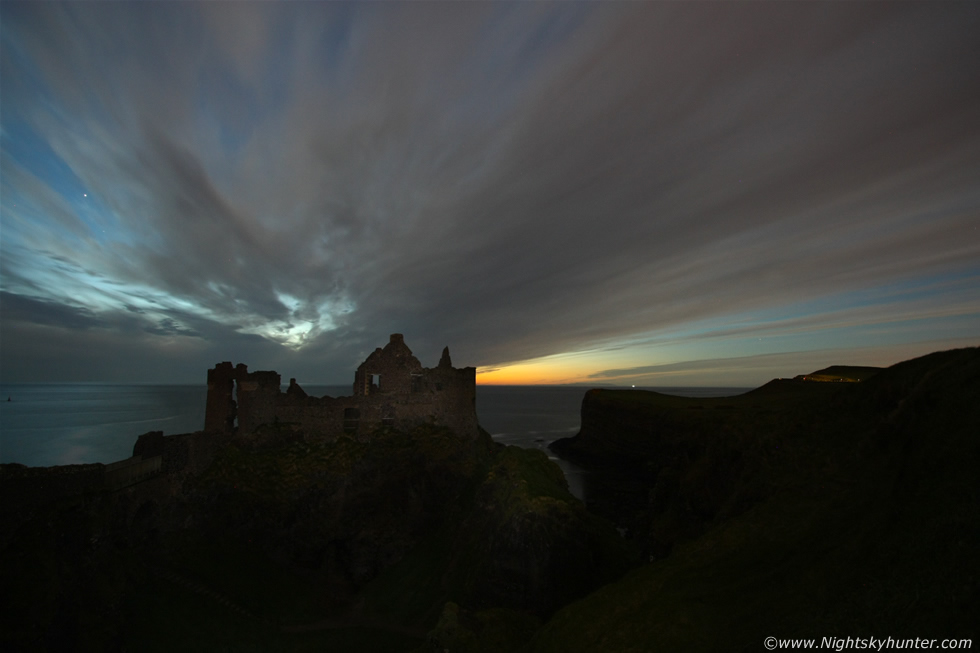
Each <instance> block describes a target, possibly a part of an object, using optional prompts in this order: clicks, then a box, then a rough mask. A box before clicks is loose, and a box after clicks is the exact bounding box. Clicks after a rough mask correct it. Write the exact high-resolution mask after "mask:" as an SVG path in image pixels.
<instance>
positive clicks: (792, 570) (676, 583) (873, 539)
mask: <svg viewBox="0 0 980 653" xmlns="http://www.w3.org/2000/svg"><path fill="white" fill-rule="evenodd" d="M770 386H772V387H770ZM770 386H765V387H763V388H761V389H760V390H758V391H756V392H754V393H749V394H748V395H744V396H743V397H737V398H732V399H726V400H716V401H715V402H714V403H715V405H717V404H718V403H720V402H721V401H724V402H726V403H729V404H730V405H732V406H733V410H731V411H727V412H726V413H725V415H726V418H725V419H723V420H720V421H714V420H715V418H714V417H709V415H713V414H714V411H703V412H684V411H685V409H686V407H687V406H689V405H693V403H694V402H693V401H692V400H687V401H686V402H675V401H673V400H670V399H663V398H660V397H652V398H650V397H648V398H641V397H639V396H633V395H627V396H624V397H622V398H617V399H613V398H609V399H608V401H609V402H613V401H617V402H619V403H620V404H622V403H627V402H629V403H632V404H633V405H635V406H641V408H639V409H638V410H639V411H640V412H644V411H645V412H644V414H646V415H647V417H648V418H649V417H650V416H651V415H650V412H649V411H651V410H659V409H664V407H665V406H666V405H667V404H668V403H670V404H672V409H673V418H674V419H675V420H676V421H675V422H671V424H673V426H674V428H676V429H678V430H681V431H683V432H684V433H685V436H686V437H687V438H695V439H697V440H699V441H701V442H702V444H701V445H699V446H696V447H694V448H693V449H692V450H691V451H690V452H689V454H690V455H689V456H688V457H687V458H685V459H684V461H683V462H681V463H679V464H677V463H675V464H665V465H662V466H660V467H659V468H658V469H657V470H656V472H657V473H659V474H665V473H666V474H667V475H672V476H673V478H674V480H673V481H670V482H669V483H664V482H663V479H662V478H661V479H656V480H654V481H653V483H654V488H653V490H652V491H653V493H654V495H655V499H654V501H652V502H651V504H650V505H649V506H648V507H647V509H648V511H649V512H650V513H653V514H648V515H647V517H648V522H647V523H649V524H651V531H650V533H649V537H650V541H655V540H656V538H657V532H658V531H659V532H660V533H661V534H662V533H663V531H664V530H667V531H668V533H670V537H671V538H672V544H673V547H672V548H671V549H670V550H669V555H665V556H663V557H661V558H660V559H657V560H655V561H654V562H652V563H651V564H648V565H645V566H643V567H641V568H638V569H636V570H634V571H632V572H630V573H629V574H627V575H626V576H625V577H624V578H623V579H621V580H619V581H618V582H615V583H612V584H610V585H607V586H606V587H604V588H602V589H600V590H599V591H597V592H595V593H593V594H591V595H590V596H589V597H587V598H585V599H583V600H582V601H579V602H577V603H574V604H571V605H569V606H567V607H566V608H564V609H562V610H561V611H559V612H558V613H557V614H556V615H555V616H554V617H553V618H552V619H551V620H550V621H549V622H548V623H547V624H546V625H545V626H544V627H543V628H542V629H541V630H540V631H539V632H538V633H537V635H536V637H535V638H534V640H533V643H532V645H531V646H529V647H528V650H529V651H625V650H643V651H646V650H671V651H680V650H683V651H716V650H759V649H760V648H761V645H762V642H763V640H764V638H765V637H768V636H775V637H785V638H794V637H824V636H833V635H842V634H847V635H851V636H855V637H857V636H864V637H868V636H872V635H874V636H879V637H880V636H893V637H896V638H898V637H938V638H943V637H962V636H966V637H974V639H975V637H976V633H977V625H976V624H977V622H976V619H975V615H976V614H977V613H978V607H980V561H978V559H977V558H976V556H975V555H974V553H973V552H975V551H976V550H977V549H978V548H980V519H978V517H977V512H976V505H977V500H978V499H980V483H978V480H977V476H976V469H977V468H978V463H980V437H978V436H980V409H978V406H977V403H976V401H975V397H977V396H980V350H977V349H970V350H960V351H954V352H942V353H939V354H933V355H931V356H927V357H924V358H922V359H916V360H914V361H908V362H906V363H902V364H899V365H896V366H894V367H892V368H889V369H888V370H885V371H882V372H881V373H879V374H878V375H876V376H874V377H871V378H869V379H868V380H867V381H864V382H862V383H859V384H846V385H836V384H805V383H798V382H797V383H795V384H794V383H793V382H784V383H776V384H775V385H773V384H770ZM828 387H831V389H830V390H828ZM766 397H769V398H770V399H771V398H774V397H775V398H776V399H777V401H775V402H774V403H772V404H770V405H769V406H768V407H766V406H765V404H766V402H767V401H768V400H766V399H765V398H766ZM760 400H761V401H762V403H759V402H760ZM685 403H686V404H687V406H685V405H684V404H685ZM711 403H712V402H703V403H702V405H704V406H705V407H708V406H709V405H710V404H711ZM688 415H691V417H688ZM634 417H635V415H634ZM596 419H597V420H598V419H600V418H599V417H598V416H597V418H596ZM614 420H618V423H620V424H622V423H624V422H625V421H627V420H625V418H623V417H622V416H620V417H617V418H614ZM729 420H730V421H729ZM634 421H635V420H634ZM668 421H669V420H668ZM659 423H667V421H665V420H661V421H660V422H659ZM762 424H767V425H768V427H769V428H767V429H760V430H754V429H756V428H758V427H759V426H761V425H762ZM750 425H752V426H751V428H750ZM705 426H711V427H712V428H711V429H709V430H708V431H703V430H701V429H702V428H703V427H705ZM646 436H647V437H648V438H649V432H647V433H646ZM580 437H581V436H580ZM613 437H625V438H627V439H629V440H631V441H633V440H634V439H636V438H640V437H642V434H638V433H636V432H635V431H633V432H629V433H627V432H626V431H625V430H624V431H618V432H617V434H616V436H613ZM712 437H714V438H717V439H721V438H725V439H727V440H728V441H729V442H730V444H729V446H727V447H714V448H712V447H711V446H710V445H708V444H706V443H705V440H707V439H709V438H712ZM674 445H676V442H674V441H673V440H671V439H670V438H669V437H662V438H660V439H659V446H660V447H661V448H662V449H663V450H665V451H667V452H671V453H672V454H676V449H675V448H674ZM645 446H646V448H645V450H646V451H649V452H651V455H652V454H653V447H654V445H652V444H651V443H649V442H647V443H646V445H645ZM732 454H735V455H732ZM720 460H728V461H729V462H730V465H727V466H725V465H720V464H719V461H720ZM606 463H607V464H608V460H607V461H606ZM631 466H632V467H633V468H635V461H631ZM725 467H727V468H729V469H732V468H734V470H735V471H734V473H733V474H731V475H730V476H729V477H728V478H727V479H726V480H725V482H724V483H722V484H721V487H720V488H716V492H718V496H717V497H716V498H715V500H714V501H713V502H711V501H707V502H706V501H705V499H704V496H703V494H704V492H705V490H704V487H705V485H706V484H707V485H710V482H711V480H712V479H713V478H717V476H718V475H719V474H722V472H721V470H722V469H723V468H725ZM712 469H713V470H714V471H712V472H709V473H705V472H704V470H712ZM678 478H679V479H680V480H677V479H678ZM665 485H671V488H670V492H667V491H666V487H665ZM719 490H720V491H719ZM658 492H661V495H660V496H661V498H662V500H661V501H658V500H657V499H656V495H657V493H658ZM667 495H669V496H667ZM699 503H700V506H701V508H702V510H701V511H698V510H691V509H690V506H691V504H695V506H697V505H698V504H699ZM706 505H707V508H708V509H704V508H705V507H706ZM712 508H713V509H712ZM678 514H684V515H686V517H687V518H688V521H687V523H686V525H687V526H688V529H686V530H684V529H680V528H677V526H678V523H677V521H676V517H677V515H678ZM670 515H674V520H673V521H672V520H671V519H670V517H669V516H670ZM672 528H673V530H671V529H672ZM661 537H662V535H661ZM654 553H655V552H654Z"/></svg>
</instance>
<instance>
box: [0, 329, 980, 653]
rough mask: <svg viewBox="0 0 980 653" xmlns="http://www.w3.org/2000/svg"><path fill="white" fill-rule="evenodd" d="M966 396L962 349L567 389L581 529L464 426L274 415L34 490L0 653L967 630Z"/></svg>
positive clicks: (671, 646)
mask: <svg viewBox="0 0 980 653" xmlns="http://www.w3.org/2000/svg"><path fill="white" fill-rule="evenodd" d="M843 371H846V370H842V369H840V368H827V370H824V371H823V372H828V374H841V373H842V372H843ZM852 373H854V372H853V371H852ZM839 378H843V376H840V377H839ZM978 396H980V350H978V349H969V350H960V351H954V352H941V353H937V354H933V355H931V356H927V357H923V358H920V359H916V360H913V361H907V362H905V363H901V364H899V365H896V366H894V367H892V368H889V369H887V370H882V371H880V372H878V373H877V374H874V375H870V376H865V377H864V380H862V381H860V382H857V383H807V382H803V381H801V380H777V381H773V382H771V383H769V384H766V385H765V386H763V387H761V388H759V389H757V390H755V391H752V392H749V393H746V394H744V395H741V396H738V397H727V398H712V399H696V398H682V397H671V396H667V395H660V394H657V393H650V392H642V391H610V390H594V391H590V392H589V393H588V394H587V396H586V399H585V403H584V405H583V428H582V432H581V433H580V434H579V435H578V436H576V437H575V438H572V439H569V440H567V441H564V442H562V443H560V444H559V446H558V448H559V449H560V450H561V451H562V452H563V453H564V454H565V455H568V456H570V457H573V458H574V459H575V460H577V461H578V462H579V463H580V464H584V465H587V466H591V467H592V469H593V470H594V472H593V474H592V475H591V477H590V478H591V479H592V480H593V483H592V484H591V485H590V487H589V492H590V495H591V498H590V508H591V509H593V511H594V512H590V511H587V510H586V509H585V507H584V506H583V505H582V504H581V503H580V502H579V501H577V500H576V499H574V498H573V497H571V496H570V495H569V494H568V490H567V486H566V485H565V481H564V478H563V477H562V475H561V473H560V471H559V469H558V468H557V467H556V466H555V465H554V464H552V463H551V461H549V460H548V458H547V456H546V455H545V454H543V453H542V452H540V451H536V450H524V449H518V448H514V447H502V446H499V445H495V444H494V443H493V442H492V441H491V440H490V438H489V436H488V435H486V434H485V433H483V434H482V435H481V437H480V438H478V439H477V440H475V441H473V440H461V439H460V438H458V437H457V436H456V435H455V434H453V433H451V432H449V431H447V430H445V429H440V428H436V427H433V426H420V427H418V428H417V429H414V430H412V431H410V432H402V431H395V430H380V431H378V432H376V433H373V434H370V435H369V436H368V437H366V438H364V440H363V441H362V440H358V439H353V438H341V439H339V440H337V441H336V442H331V443H328V442H324V441H320V440H316V439H309V440H303V439H302V438H297V437H296V432H295V431H294V430H293V429H292V427H291V426H290V425H278V426H274V427H272V428H271V430H270V431H269V432H267V433H265V434H263V437H262V438H257V439H255V440H254V441H248V440H243V439H237V440H235V439H232V440H229V443H228V445H227V446H226V447H225V449H224V450H223V451H220V452H219V453H218V454H217V455H216V457H215V458H214V460H213V463H212V464H211V465H210V467H208V468H207V469H206V471H204V472H203V473H201V474H199V475H197V476H182V475H180V474H173V475H171V476H169V477H166V478H160V479H157V480H155V481H152V482H147V483H142V484H138V485H136V486H133V487H132V488H128V489H126V490H123V491H120V492H112V493H109V492H107V493H103V494H92V493H89V494H84V495H79V496H75V497H71V498H70V499H60V500H58V501H56V502H54V503H51V504H50V505H48V506H47V507H42V508H38V509H36V510H35V509H34V508H33V507H32V508H31V511H32V512H30V513H29V514H27V513H25V515H26V516H24V515H22V516H21V519H22V520H23V521H22V523H20V524H19V526H17V527H16V528H14V527H8V528H7V529H5V530H3V531H0V546H2V551H0V554H2V557H0V583H2V586H3V588H4V592H3V606H2V610H0V633H2V636H0V645H2V646H3V648H4V649H5V650H6V649H10V650H32V649H35V650H36V649H41V650H44V649H61V648H70V649H72V650H118V649H122V650H149V651H154V650H161V651H162V650H192V651H193V650H200V651H204V650H208V651H211V650H235V651H249V650H255V651H272V650H274V651H323V650H358V651H406V652H407V651H415V652H417V653H427V652H429V651H443V650H446V649H449V650H451V651H454V652H468V653H488V652H490V651H525V652H527V653H532V652H538V651H563V652H564V651H630V650H636V651H647V650H654V651H655V650H669V651H715V650H758V649H759V648H760V646H761V644H762V641H763V640H764V638H765V637H768V636H774V637H785V638H799V637H825V636H842V635H843V636H848V635H849V636H854V637H858V636H876V637H880V636H892V637H896V638H898V637H905V636H910V637H939V638H942V637H973V638H974V639H976V637H977V626H976V622H975V615H976V614H977V613H978V612H980V559H978V558H977V556H976V555H975V551H976V550H978V549H980V523H978V517H977V511H976V506H977V505H978V503H980V481H978V479H977V475H976V469H978V468H980V403H978V402H976V400H975V399H976V397H978ZM276 429H282V438H281V439H279V438H277V433H276V432H275V430H276ZM597 515H601V516H597ZM607 520H608V521H607ZM613 523H616V524H617V525H620V526H623V527H624V528H626V529H627V531H628V533H629V539H624V538H622V537H620V536H619V535H618V534H617V533H616V530H615V529H614V528H613ZM641 560H642V561H644V564H642V565H639V561H641Z"/></svg>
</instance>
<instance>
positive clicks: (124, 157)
mask: <svg viewBox="0 0 980 653" xmlns="http://www.w3.org/2000/svg"><path fill="white" fill-rule="evenodd" d="M3 19H4V20H3V32H2V33H3V62H4V63H3V77H2V85H3V89H2V90H3V102H4V115H3V129H4V140H5V142H6V143H9V144H16V143H17V142H19V140H18V139H20V138H21V136H20V133H21V130H22V129H25V128H26V127H24V126H27V127H29V128H30V129H31V130H32V131H33V132H34V133H36V134H38V135H40V137H41V138H42V139H43V140H44V141H45V142H46V143H47V146H48V147H49V148H50V150H51V153H52V154H51V157H52V158H56V159H57V160H58V161H60V162H61V163H62V165H63V166H65V167H66V168H67V169H70V171H71V173H72V175H73V176H74V178H76V180H77V181H73V182H72V183H73V184H81V185H82V186H83V187H84V190H85V191H86V195H85V197H86V198H88V197H89V195H91V197H92V198H93V200H95V199H97V200H98V202H99V204H98V206H96V205H95V204H94V203H93V204H90V205H88V204H81V203H80V202H79V201H78V198H77V194H78V192H76V189H75V188H74V187H73V186H70V185H68V182H65V181H63V180H61V178H60V177H59V174H60V173H58V171H57V170H56V169H55V168H54V167H51V166H47V167H46V166H45V165H43V164H38V163H37V162H36V161H35V162H34V163H30V164H29V162H28V161H26V160H25V156H24V155H12V154H8V152H13V151H14V150H12V149H11V147H8V146H7V145H5V146H4V158H3V173H4V174H3V184H4V195H5V198H6V197H8V196H10V197H13V196H15V195H16V196H17V197H22V198H23V199H24V202H20V201H18V203H17V206H13V201H8V200H7V199H4V203H3V214H2V219H3V227H4V231H5V236H6V235H7V234H10V236H9V237H6V238H5V239H4V241H3V244H2V247H3V250H2V253H3V262H2V267H0V270H2V271H3V275H4V276H3V287H4V289H5V290H6V291H7V294H6V295H5V300H4V301H5V304H6V303H8V302H12V304H11V305H13V306H14V307H15V308H17V310H16V311H14V312H12V313H7V311H6V310H4V315H0V319H2V320H3V328H4V340H5V341H9V340H10V338H12V337H17V338H26V339H27V340H28V341H29V340H30V339H31V335H30V330H29V329H26V328H24V329H21V326H18V327H17V330H13V327H8V326H7V325H8V324H16V325H25V324H29V323H31V321H32V320H33V321H35V322H36V323H37V324H43V325H48V326H51V327H58V328H62V329H66V330H68V331H72V332H75V331H82V330H89V331H91V330H92V329H93V328H94V327H96V326H97V327H98V328H99V329H101V330H103V331H105V333H106V334H109V333H115V334H116V335H117V337H119V338H121V339H128V340H127V342H128V343H129V345H127V346H131V347H132V348H133V350H135V349H138V348H139V347H146V348H149V349H154V350H157V349H159V348H160V347H166V346H169V345H171V344H172V343H173V342H180V343H183V344H181V347H185V348H186V349H184V350H182V351H185V352H186V356H188V357H192V356H197V357H199V360H198V363H197V366H198V367H199V368H202V367H203V366H207V365H210V364H212V363H213V362H214V360H219V359H228V358H232V357H233V356H232V354H234V355H235V356H241V359H243V360H246V361H251V362H253V366H254V364H255V363H254V361H261V362H262V364H266V363H267V364H268V365H270V366H276V367H277V368H280V369H281V370H282V371H283V372H284V373H287V372H286V369H285V368H286V366H287V365H291V366H295V367H294V369H298V370H300V372H298V373H297V375H298V376H303V375H309V376H310V377H314V378H316V379H317V380H320V379H323V380H336V379H338V378H339V379H345V378H346V374H347V372H348V370H350V369H352V367H353V365H356V362H357V361H358V360H359V358H361V357H363V356H364V355H366V354H367V353H369V352H370V351H371V350H373V348H374V347H375V346H378V345H379V344H383V343H384V342H386V338H387V334H388V333H391V332H394V331H400V332H404V333H405V334H406V337H407V338H408V340H409V342H410V344H411V345H412V347H413V348H414V349H415V350H416V353H418V354H419V355H420V357H421V358H422V359H423V362H427V364H434V363H435V360H436V359H437V358H438V352H439V351H440V350H441V347H442V346H443V345H445V344H450V345H451V346H452V347H453V351H454V360H456V361H457V363H465V364H478V365H487V366H490V365H493V366H500V365H502V364H505V363H508V362H513V361H520V360H523V359H528V358H532V357H540V356H546V355H552V354H560V353H563V352H569V351H579V350H587V349H593V348H596V347H605V348H607V349H608V350H610V351H612V350H614V349H615V348H617V347H618V346H625V345H618V344H617V343H619V342H620V341H622V340H624V339H641V340H642V339H643V338H647V337H652V336H650V334H656V333H658V332H661V331H665V330H666V331H676V330H678V329H683V328H684V325H686V324H691V323H694V322H698V321H703V320H715V321H717V322H719V323H720V324H721V325H724V323H725V321H726V320H730V319H732V318H731V317H730V316H732V315H735V314H741V313H744V312H746V311H764V310H769V309H772V308H773V307H780V306H790V305H793V304H794V303H798V302H800V301H805V300H815V299H818V298H827V297H834V296H837V295H841V294H846V293H850V292H856V291H861V290H873V289H876V288H883V287H885V286H888V285H889V284H894V283H900V282H904V281H909V280H915V279H925V278H933V277H937V278H940V277H943V276H944V275H956V274H966V273H970V272H971V271H972V272H973V273H975V272H976V261H977V260H980V236H978V232H977V219H978V218H977V215H978V214H977V211H978V207H980V192H978V190H977V185H976V181H975V180H976V179H977V178H978V177H980V164H978V161H977V158H976V156H975V154H974V152H976V151H977V150H978V149H980V129H978V127H977V124H976V116H977V115H978V114H980V87H978V86H977V84H976V79H978V78H980V42H978V41H977V39H976V38H975V36H974V35H975V34H976V33H977V31H980V10H978V9H977V8H975V7H973V6H971V5H966V4H946V3H943V4H940V5H936V4H920V3H901V4H885V3H875V4H842V5H833V4H813V3H730V4H718V3H693V4H682V3H630V4H572V5H553V4H532V5H511V4H486V5H483V4H478V5H462V4H460V5H456V4H445V3H439V4H427V3H423V4H410V5H395V4H383V5H368V6H361V5H348V4H340V3H322V4H321V3H287V4H284V5H273V4H272V3H267V4H218V3H215V4H209V3H205V4H183V3H181V4H173V3H157V4H152V5H148V6H142V5H141V6H139V7H137V6H135V5H131V4H119V3H111V4H95V3H82V4H66V5H61V4H48V3H45V4H41V5H36V4H30V5H28V4H20V3H5V4H4V5H3ZM78 190H81V189H78ZM951 301H952V300H951ZM873 303H874V302H871V304H873ZM950 306H952V308H950V309H949V311H950V312H952V313H955V314H956V315H958V316H964V315H965V316H967V317H969V316H971V315H972V316H973V317H974V318H976V316H977V315H978V314H980V305H978V304H977V300H976V298H975V297H964V296H962V294H961V295H958V296H957V299H956V300H955V306H953V304H951V305H950ZM18 307H19V308H18ZM28 309H29V310H28ZM937 310H938V309H937ZM971 311H972V312H971ZM872 313H873V311H872ZM893 314H894V311H892V312H891V313H889V315H893ZM796 318H797V319H798V321H799V323H800V326H799V328H800V329H803V330H806V329H807V328H813V329H820V328H821V326H820V324H821V319H822V318H821V315H812V316H811V315H802V314H801V315H798V316H796ZM868 319H869V320H870V321H871V322H874V320H875V319H876V318H875V317H874V314H872V315H871V316H870V317H869V318H868ZM880 319H885V318H884V317H881V318H880ZM824 322H826V320H824ZM807 325H810V326H809V327H808V326H807ZM745 328H746V329H749V330H751V329H752V328H756V327H753V326H749V327H745ZM794 328H796V327H795V326H794ZM720 330H721V328H720V327H719V332H720ZM731 330H732V331H738V332H739V333H741V332H742V328H741V327H738V328H736V327H734V326H733V327H732V329H731ZM73 337H74V336H73ZM86 337H92V336H91V334H89V335H88V336H86ZM843 337H847V336H846V335H842V338H843ZM929 337H931V336H929ZM106 338H107V341H108V340H109V339H110V338H109V336H108V335H107V336H106ZM25 342H26V341H25ZM277 343H278V344H277ZM842 344H843V343H842ZM852 344H857V343H852ZM25 346H27V345H26V344H25ZM88 346H94V345H93V344H91V343H89V345H88ZM8 351H9V350H8ZM638 355H639V354H638ZM147 356H150V354H149V353H148V354H147ZM430 357H431V358H432V360H431V361H430V360H429V358H430ZM18 360H22V361H24V364H27V363H28V362H29V360H28V359H27V358H24V357H21V358H19V359H18ZM188 360H189V359H188ZM188 366H190V364H189V363H188ZM637 367H645V366H643V365H640V366H637ZM333 368H338V369H339V370H340V371H339V372H336V373H334V372H330V371H328V370H332V369H333ZM8 369H18V368H8ZM104 369H109V368H104ZM106 373H108V372H106ZM5 375H6V374H5ZM195 378H196V377H195ZM188 380H189V379H188Z"/></svg>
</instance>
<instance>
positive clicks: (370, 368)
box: [204, 333, 479, 439]
mask: <svg viewBox="0 0 980 653" xmlns="http://www.w3.org/2000/svg"><path fill="white" fill-rule="evenodd" d="M281 383H282V379H281V377H280V376H279V374H278V373H277V372H273V371H259V372H249V371H248V367H247V366H245V365H244V364H241V363H239V364H238V365H237V366H233V365H232V364H231V363H230V362H223V363H219V364H217V365H215V366H214V368H212V369H210V370H208V399H207V407H206V410H205V416H204V430H205V431H208V432H212V433H227V434H232V433H238V434H243V435H244V434H249V433H253V432H255V431H256V430H257V429H258V428H259V427H261V426H263V425H266V424H283V425H285V424H288V425H291V426H292V427H293V428H295V429H296V430H300V431H303V432H305V433H308V434H310V435H316V436H321V437H326V438H331V439H333V438H336V437H339V436H340V435H341V434H344V433H346V434H351V435H356V434H358V433H360V434H364V433H370V432H371V431H373V430H375V429H377V428H379V427H382V426H389V427H393V428H409V427H411V426H413V425H415V424H418V423H420V422H424V423H431V424H437V425H442V426H447V427H449V428H451V429H453V430H454V431H455V432H457V433H459V434H460V435H463V436H475V435H476V433H477V430H478V428H479V427H478V425H477V417H476V368H473V367H464V368H461V369H457V368H454V367H453V366H452V361H451V360H450V358H449V348H448V347H446V348H445V349H443V352H442V358H441V359H440V360H439V364H438V365H437V366H436V367H433V368H426V367H422V364H421V363H420V362H419V360H418V359H417V358H416V357H415V356H414V355H412V350H411V349H409V348H408V346H407V345H406V344H405V340H404V338H403V337H402V335H401V334H400V333H395V334H392V335H391V339H390V341H389V342H388V344H387V345H385V347H384V348H383V349H382V348H380V347H379V348H378V349H376V350H374V352H373V353H372V354H371V355H370V356H368V357H367V359H366V360H365V361H364V362H363V363H361V365H360V367H358V368H357V371H356V372H355V374H354V388H353V395H352V396H349V397H311V396H309V395H307V394H306V392H305V391H304V390H303V389H302V388H301V387H300V386H299V385H298V384H297V383H296V379H290V380H289V387H288V388H287V390H286V391H285V392H282V390H281Z"/></svg>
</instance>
